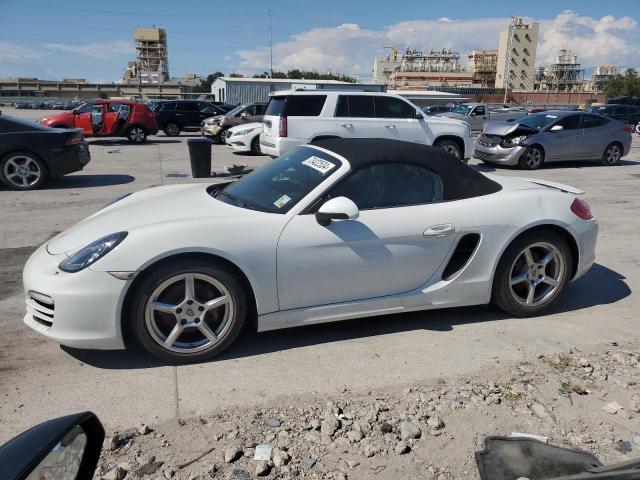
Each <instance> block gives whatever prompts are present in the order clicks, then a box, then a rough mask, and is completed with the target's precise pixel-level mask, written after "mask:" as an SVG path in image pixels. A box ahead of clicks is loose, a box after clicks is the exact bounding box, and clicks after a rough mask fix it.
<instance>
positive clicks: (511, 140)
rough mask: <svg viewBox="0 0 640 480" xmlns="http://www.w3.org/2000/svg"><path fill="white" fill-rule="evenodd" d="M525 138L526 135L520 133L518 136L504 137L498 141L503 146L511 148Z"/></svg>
mask: <svg viewBox="0 0 640 480" xmlns="http://www.w3.org/2000/svg"><path fill="white" fill-rule="evenodd" d="M526 139H527V135H522V136H520V137H511V138H505V139H503V140H502V141H501V142H500V145H501V146H503V147H507V148H511V147H515V146H518V145H520V143H521V142H524V141H525V140H526Z"/></svg>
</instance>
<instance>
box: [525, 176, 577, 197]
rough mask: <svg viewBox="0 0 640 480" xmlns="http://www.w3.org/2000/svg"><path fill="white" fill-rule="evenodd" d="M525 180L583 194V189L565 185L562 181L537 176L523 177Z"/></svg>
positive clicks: (575, 193)
mask: <svg viewBox="0 0 640 480" xmlns="http://www.w3.org/2000/svg"><path fill="white" fill-rule="evenodd" d="M522 180H525V181H527V182H531V183H535V184H536V185H542V186H543V187H549V188H555V189H557V190H561V191H563V192H566V193H573V194H574V195H584V190H580V189H579V188H576V187H572V186H570V185H565V184H564V183H558V182H551V181H549V180H538V179H537V178H523V179H522Z"/></svg>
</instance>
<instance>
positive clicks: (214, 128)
mask: <svg viewBox="0 0 640 480" xmlns="http://www.w3.org/2000/svg"><path fill="white" fill-rule="evenodd" d="M221 131H222V127H221V126H220V125H209V124H207V123H205V124H203V125H201V126H200V133H201V134H202V135H203V136H205V137H215V136H217V135H218V134H219V133H220V132H221Z"/></svg>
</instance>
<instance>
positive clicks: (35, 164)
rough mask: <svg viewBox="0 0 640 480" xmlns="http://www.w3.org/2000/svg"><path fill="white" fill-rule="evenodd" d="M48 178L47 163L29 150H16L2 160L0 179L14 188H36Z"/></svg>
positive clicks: (0, 162)
mask: <svg viewBox="0 0 640 480" xmlns="http://www.w3.org/2000/svg"><path fill="white" fill-rule="evenodd" d="M46 180H47V165H46V164H45V163H44V162H43V161H42V160H40V158H38V157H37V156H36V155H34V154H32V153H29V152H14V153H9V154H8V155H5V156H4V157H3V158H2V160H0V181H2V183H4V184H5V185H6V186H7V187H9V188H10V189H12V190H35V189H36V188H39V187H41V186H42V185H43V184H44V182H45V181H46Z"/></svg>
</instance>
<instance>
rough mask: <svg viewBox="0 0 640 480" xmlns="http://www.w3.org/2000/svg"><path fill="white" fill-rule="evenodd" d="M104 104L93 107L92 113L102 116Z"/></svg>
mask: <svg viewBox="0 0 640 480" xmlns="http://www.w3.org/2000/svg"><path fill="white" fill-rule="evenodd" d="M102 107H103V104H102V103H96V104H94V105H93V107H91V113H96V114H102Z"/></svg>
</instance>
